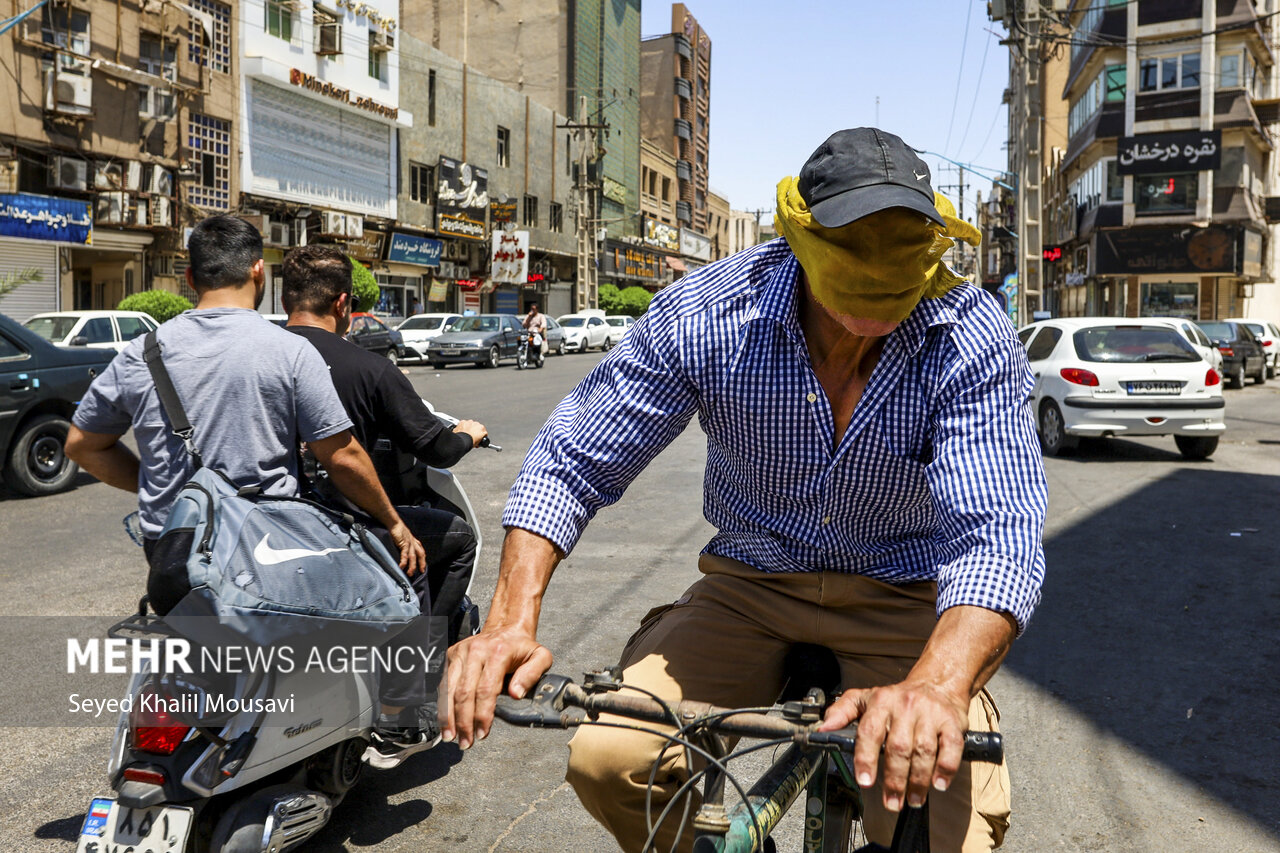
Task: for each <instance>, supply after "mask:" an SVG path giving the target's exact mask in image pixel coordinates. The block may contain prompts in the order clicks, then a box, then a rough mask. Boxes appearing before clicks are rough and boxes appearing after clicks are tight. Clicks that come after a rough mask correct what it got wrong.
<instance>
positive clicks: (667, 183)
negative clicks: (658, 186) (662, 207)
mask: <svg viewBox="0 0 1280 853" xmlns="http://www.w3.org/2000/svg"><path fill="white" fill-rule="evenodd" d="M670 199H671V179H670V178H667V177H664V178H663V179H662V200H663V201H669V200H670Z"/></svg>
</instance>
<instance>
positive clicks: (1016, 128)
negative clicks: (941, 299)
mask: <svg viewBox="0 0 1280 853" xmlns="http://www.w3.org/2000/svg"><path fill="white" fill-rule="evenodd" d="M1013 14H1014V15H1015V16H1016V17H1017V18H1018V19H1020V20H1021V26H1020V27H1019V29H1020V30H1021V35H1020V36H1019V37H1018V38H1017V39H1015V48H1016V49H1015V50H1014V57H1015V64H1016V66H1017V74H1016V76H1015V80H1014V84H1015V88H1016V92H1015V103H1017V104H1020V105H1021V107H1022V112H1021V119H1020V120H1017V121H1015V120H1013V116H1012V115H1011V116H1010V122H1009V126H1010V128H1012V129H1013V132H1012V134H1011V137H1012V139H1011V141H1012V142H1013V143H1014V148H1013V152H1014V162H1015V163H1016V165H1017V168H1016V170H1015V171H1016V173H1017V176H1018V323H1017V324H1018V325H1019V326H1021V325H1022V324H1024V323H1028V322H1030V321H1031V319H1032V317H1033V315H1034V312H1036V311H1038V310H1040V307H1041V298H1042V296H1041V295H1042V291H1043V285H1042V282H1043V280H1044V276H1043V272H1044V254H1043V246H1042V242H1043V241H1042V239H1041V230H1040V218H1041V215H1042V210H1043V208H1042V206H1041V195H1040V181H1041V175H1042V173H1043V164H1042V159H1041V156H1042V152H1041V150H1040V149H1041V137H1042V136H1043V132H1042V125H1043V123H1044V100H1043V97H1042V93H1041V85H1040V71H1041V67H1042V65H1043V63H1042V62H1041V60H1040V50H1041V39H1040V28H1041V26H1042V23H1043V21H1042V18H1041V14H1040V3H1039V0H1026V1H1025V2H1021V3H1016V4H1015V5H1014V9H1013Z"/></svg>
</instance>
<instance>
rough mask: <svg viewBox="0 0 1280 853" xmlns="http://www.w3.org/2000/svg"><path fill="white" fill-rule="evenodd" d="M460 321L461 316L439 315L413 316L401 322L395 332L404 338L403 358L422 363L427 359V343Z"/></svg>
mask: <svg viewBox="0 0 1280 853" xmlns="http://www.w3.org/2000/svg"><path fill="white" fill-rule="evenodd" d="M461 319H462V315H461V314H445V313H440V314H414V315H413V316H412V317H409V318H407V319H405V320H401V321H400V325H398V326H396V331H398V332H399V333H400V334H401V336H402V337H403V338H404V354H405V358H413V359H417V360H418V361H422V360H423V359H424V358H426V357H427V342H428V341H430V340H431V339H432V338H437V337H439V336H440V335H442V334H444V333H445V332H447V331H449V328H450V327H451V326H452V325H453V324H454V323H455V322H457V321H458V320H461Z"/></svg>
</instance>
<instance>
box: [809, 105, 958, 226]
mask: <svg viewBox="0 0 1280 853" xmlns="http://www.w3.org/2000/svg"><path fill="white" fill-rule="evenodd" d="M929 181H930V176H929V167H928V166H927V165H926V164H925V162H924V161H923V160H921V159H920V158H919V157H918V156H916V152H915V151H913V150H911V147H910V146H909V145H907V143H905V142H903V141H902V139H901V138H900V137H897V136H894V135H893V134H892V133H886V132H885V131H883V130H880V129H878V128H874V127H855V128H853V129H851V130H839V131H836V132H835V133H833V134H831V136H830V137H829V138H828V139H827V141H826V142H824V143H822V144H821V145H819V146H818V150H817V151H814V152H813V154H812V155H810V157H809V159H808V161H806V162H805V164H804V167H803V168H801V169H800V182H799V187H798V189H799V190H800V197H801V198H803V199H804V201H805V204H807V205H809V212H810V213H812V214H813V218H814V219H815V220H817V222H818V224H819V225H821V226H823V227H824V228H839V227H840V226H842V225H848V224H849V223H850V222H853V221H854V220H856V219H861V218H862V217H864V216H870V215H871V214H873V213H876V212H878V211H881V210H885V209H886V208H890V207H906V208H909V209H911V210H916V211H919V212H920V213H923V214H924V215H925V216H927V217H929V218H930V219H932V220H933V221H935V222H937V223H938V224H939V225H944V224H946V223H944V222H943V221H942V215H941V214H939V213H938V209H937V208H936V207H934V206H933V186H932V185H931V184H930V183H929Z"/></svg>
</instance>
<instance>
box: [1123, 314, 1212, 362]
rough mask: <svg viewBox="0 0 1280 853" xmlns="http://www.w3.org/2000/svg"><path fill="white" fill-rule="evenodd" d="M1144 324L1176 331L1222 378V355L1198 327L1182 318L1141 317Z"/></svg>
mask: <svg viewBox="0 0 1280 853" xmlns="http://www.w3.org/2000/svg"><path fill="white" fill-rule="evenodd" d="M1142 321H1143V322H1144V323H1148V322H1150V323H1163V324H1166V325H1168V326H1170V327H1172V328H1174V329H1177V330H1178V334H1180V335H1182V337H1184V338H1186V339H1187V343H1189V344H1191V348H1192V349H1194V350H1195V351H1196V352H1198V353H1200V357H1201V358H1203V359H1204V360H1205V361H1207V362H1208V363H1209V364H1211V365H1213V368H1214V369H1215V370H1217V371H1218V375H1219V376H1222V375H1223V373H1222V353H1221V352H1220V351H1219V350H1218V348H1217V347H1216V346H1214V344H1213V341H1211V340H1209V338H1208V337H1207V336H1206V335H1205V333H1204V331H1203V330H1201V328H1200V327H1199V326H1197V325H1196V324H1195V323H1193V322H1192V321H1190V320H1187V319H1185V318H1183V317H1143V318H1142Z"/></svg>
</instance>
